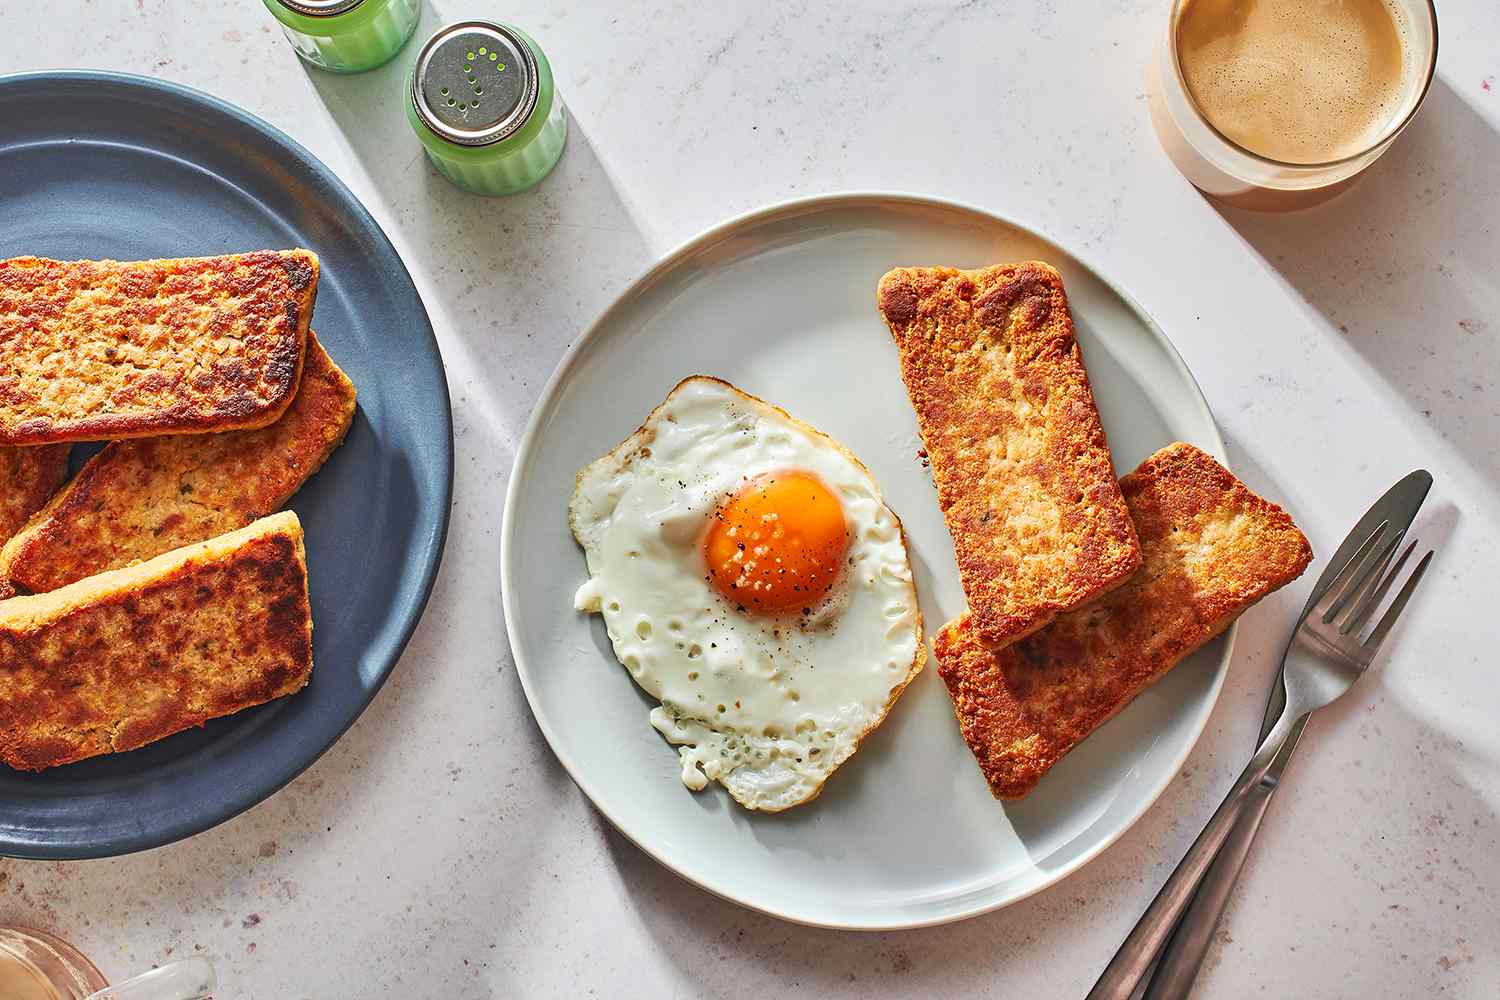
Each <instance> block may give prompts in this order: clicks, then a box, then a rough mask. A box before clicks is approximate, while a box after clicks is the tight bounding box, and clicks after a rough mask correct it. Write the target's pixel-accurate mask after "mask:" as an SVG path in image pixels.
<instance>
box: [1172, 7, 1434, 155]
mask: <svg viewBox="0 0 1500 1000" xmlns="http://www.w3.org/2000/svg"><path fill="white" fill-rule="evenodd" d="M1408 34H1409V28H1408V25H1407V22H1406V18H1405V15H1404V14H1403V13H1402V11H1401V10H1399V9H1398V8H1397V7H1396V6H1393V5H1392V4H1391V3H1390V2H1389V0H1189V2H1187V3H1184V4H1183V5H1182V7H1181V10H1180V13H1179V15H1178V18H1177V23H1176V26H1175V43H1176V47H1177V59H1178V65H1179V66H1180V67H1181V70H1182V76H1183V79H1184V81H1185V83H1186V84H1187V90H1188V92H1189V93H1190V94H1191V95H1192V98H1193V101H1194V102H1195V103H1196V104H1197V106H1198V109H1199V111H1200V112H1201V113H1202V114H1203V116H1204V117H1205V118H1206V119H1208V121H1209V122H1210V123H1212V124H1213V126H1214V127H1215V128H1217V129H1218V130H1219V132H1220V133H1222V134H1223V135H1224V136H1225V137H1227V138H1228V139H1230V140H1231V141H1233V142H1235V143H1237V144H1238V145H1240V146H1242V147H1244V148H1245V149H1248V150H1250V151H1251V152H1253V153H1257V154H1259V155H1261V156H1264V157H1267V158H1269V159H1273V160H1279V161H1282V162H1284V163H1304V164H1311V163H1328V162H1331V161H1334V160H1339V159H1342V158H1344V157H1347V156H1353V155H1356V154H1358V153H1360V152H1362V151H1364V150H1365V149H1368V148H1369V147H1370V146H1372V145H1373V144H1375V143H1376V142H1378V141H1379V140H1380V139H1381V137H1382V136H1383V135H1384V134H1385V133H1386V131H1387V130H1388V129H1389V128H1390V126H1391V125H1393V124H1394V123H1395V119H1396V118H1397V116H1398V114H1400V113H1401V112H1402V110H1403V108H1404V107H1405V106H1406V105H1407V104H1408V98H1409V97H1410V96H1411V94H1412V90H1413V88H1414V86H1415V85H1416V79H1415V77H1416V67H1414V66H1413V65H1412V63H1413V60H1412V59H1411V58H1409V56H1408V54H1407V49H1408V45H1409V41H1408V37H1407V36H1408Z"/></svg>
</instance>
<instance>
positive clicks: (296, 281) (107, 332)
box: [0, 250, 318, 445]
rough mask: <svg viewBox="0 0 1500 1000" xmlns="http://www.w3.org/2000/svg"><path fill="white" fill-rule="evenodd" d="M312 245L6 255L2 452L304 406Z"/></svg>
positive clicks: (0, 298) (1, 325) (262, 420)
mask: <svg viewBox="0 0 1500 1000" xmlns="http://www.w3.org/2000/svg"><path fill="white" fill-rule="evenodd" d="M317 287H318V258H317V255H316V254H314V253H312V252H310V251H307V250H285V251H272V250H260V251H256V252H254V253H244V254H231V255H228V256H223V257H197V258H184V259H179V260H144V261H131V262H124V263H122V262H120V261H113V260H97V261H96V260H77V261H56V260H45V259H42V258H38V257H16V258H13V259H11V260H5V261H0V444H12V445H30V444H48V443H53V442H60V441H89V440H105V439H110V440H115V439H119V438H129V437H148V436H153V435H160V434H199V433H207V432H213V431H228V430H238V429H242V428H247V427H264V426H265V425H266V424H269V423H271V422H272V421H274V420H275V419H276V418H277V417H279V416H281V413H282V411H283V410H285V409H286V407H287V405H288V404H289V403H290V402H291V401H292V395H293V393H294V392H295V391H296V389H297V380H298V378H299V376H300V373H301V370H302V351H303V346H304V344H305V343H306V341H307V324H308V320H309V319H310V318H311V317H312V311H313V298H314V296H315V294H316V292H317Z"/></svg>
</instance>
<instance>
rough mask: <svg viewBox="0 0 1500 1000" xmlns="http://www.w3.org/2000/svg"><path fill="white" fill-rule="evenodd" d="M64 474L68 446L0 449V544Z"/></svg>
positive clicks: (19, 527) (20, 524)
mask: <svg viewBox="0 0 1500 1000" xmlns="http://www.w3.org/2000/svg"><path fill="white" fill-rule="evenodd" d="M67 475H68V446H67V445H65V444H64V445H46V446H43V447H40V448H3V447H0V542H3V541H4V540H5V539H7V538H9V537H10V536H11V535H14V534H15V533H16V532H17V531H20V530H21V526H22V525H23V524H25V523H26V519H27V518H29V517H31V515H32V514H35V513H36V512H37V511H38V510H40V509H41V508H42V505H43V504H45V503H46V502H47V498H48V497H50V496H52V494H53V493H55V492H57V488H58V487H59V486H61V485H62V482H63V480H64V479H65V478H67Z"/></svg>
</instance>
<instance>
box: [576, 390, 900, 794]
mask: <svg viewBox="0 0 1500 1000" xmlns="http://www.w3.org/2000/svg"><path fill="white" fill-rule="evenodd" d="M789 471H797V472H804V473H809V474H811V475H814V476H816V477H817V478H818V479H820V480H821V481H822V482H823V483H824V485H826V486H827V487H828V488H829V489H830V490H831V491H832V492H833V494H834V495H835V496H836V497H838V500H839V502H840V504H841V505H842V506H843V511H844V517H845V520H846V522H847V524H848V529H849V535H850V539H851V541H850V546H849V551H848V555H847V559H846V563H845V565H844V567H843V571H842V573H841V574H840V578H839V581H838V582H837V583H836V584H835V586H834V588H833V590H832V592H831V593H830V594H829V596H828V597H827V598H826V599H825V600H824V601H823V602H821V603H820V604H819V606H818V607H815V608H808V609H806V611H807V613H806V614H797V615H791V616H767V615H757V614H754V613H750V612H747V611H746V610H745V609H744V608H741V607H737V606H736V605H735V604H733V603H732V602H730V601H727V600H726V599H725V598H724V597H723V596H722V595H721V594H720V593H719V592H718V591H717V590H716V589H714V587H713V586H712V585H711V583H710V582H709V576H708V567H707V565H706V563H705V560H704V557H703V554H702V542H703V539H704V537H705V535H706V533H707V531H708V527H709V523H710V521H711V519H712V515H713V513H714V511H715V510H716V509H717V507H718V506H719V505H720V504H721V503H722V502H723V501H724V500H725V499H727V498H728V497H729V496H731V495H733V494H734V493H735V492H736V491H738V490H739V489H740V488H741V487H742V486H744V485H745V484H746V483H747V482H749V481H751V480H754V479H757V478H759V477H761V476H763V475H767V474H770V473H781V472H789ZM569 521H570V523H571V525H572V529H573V534H574V536H575V537H576V538H577V539H578V542H579V544H580V545H581V546H582V547H583V549H584V553H585V556H586V558H587V562H588V569H589V574H590V576H589V580H588V582H586V583H585V584H584V585H583V586H582V587H580V588H579V590H578V594H577V597H576V599H575V602H574V603H575V606H576V607H577V609H578V610H580V611H587V612H597V613H600V614H602V615H603V617H604V623H605V627H606V630H607V631H608V634H609V639H610V642H611V643H612V644H613V646H614V651H615V655H616V656H617V657H618V658H619V660H620V662H621V663H622V664H624V666H625V667H626V669H627V670H628V671H629V673H630V675H631V677H632V678H634V680H635V682H636V684H638V685H639V686H640V687H641V688H642V689H643V690H644V691H646V692H647V693H648V694H650V695H651V696H652V697H653V698H655V699H657V700H658V701H660V702H661V707H659V708H656V709H653V710H652V712H651V716H650V718H651V724H652V725H653V726H655V727H656V729H657V730H659V731H660V732H661V733H662V735H663V736H665V737H666V738H667V739H668V740H669V741H671V742H672V743H674V744H677V745H678V746H679V753H680V755H681V763H682V780H683V783H684V784H686V785H687V786H688V787H689V788H692V789H695V790H697V789H701V788H703V787H705V786H706V784H707V783H708V781H710V780H713V781H718V782H720V783H722V784H723V785H724V786H725V787H726V788H727V789H728V790H729V793H730V794H731V795H732V796H733V797H734V798H735V800H736V801H738V802H740V803H741V804H742V805H744V806H745V807H747V808H749V809H761V810H766V811H772V812H774V811H778V810H781V809H786V808H788V807H790V806H794V805H798V804H800V803H802V802H806V801H808V800H810V799H812V798H814V797H816V796H817V794H818V792H819V791H820V790H821V789H822V786H823V783H824V781H826V780H827V778H828V776H829V775H830V774H831V773H832V772H833V770H834V769H835V768H837V767H838V766H839V765H840V764H842V763H843V762H844V761H845V760H847V759H848V758H849V756H850V755H851V754H853V753H854V751H855V750H856V749H857V748H858V746H859V742H860V740H861V739H862V738H863V737H864V736H865V735H866V734H868V733H869V732H870V731H871V730H873V729H874V728H875V727H876V726H878V725H879V724H880V723H881V721H882V720H883V719H884V718H885V715H886V713H887V712H888V711H889V710H890V707H891V706H892V705H893V704H894V703H895V701H896V698H897V697H898V696H899V695H900V694H901V691H902V689H903V688H905V687H906V685H907V684H908V683H909V682H910V681H911V679H912V678H913V677H915V676H916V674H917V673H918V672H919V671H920V670H921V669H922V666H923V663H924V661H925V659H926V649H925V644H924V642H923V640H922V614H921V610H920V608H919V607H918V604H917V594H916V587H915V585H914V584H913V582H912V573H911V565H910V562H909V560H908V557H907V551H906V539H905V536H904V535H903V533H902V529H901V522H900V520H899V519H898V518H897V517H896V515H895V514H894V513H892V512H891V510H890V508H888V507H887V506H886V505H885V502H884V501H883V500H882V499H881V496H880V492H879V490H878V489H877V487H876V485H875V482H874V480H873V479H872V478H871V476H870V474H869V472H868V470H866V469H865V467H864V466H863V465H862V464H860V462H859V461H858V460H857V459H856V458H854V456H853V455H852V454H850V453H849V452H848V451H847V450H846V449H844V448H843V447H842V446H840V445H839V444H838V443H837V442H836V441H834V440H833V439H832V438H830V437H828V436H827V435H824V434H821V433H819V432H818V431H816V430H813V429H812V428H811V427H808V426H807V425H805V424H802V423H800V422H798V421H796V420H794V419H793V418H792V417H790V416H788V415H787V414H786V413H785V412H784V411H782V410H780V409H777V408H776V407H774V406H771V405H770V404H768V403H766V402H764V401H763V400H760V399H757V398H756V397H754V396H751V395H748V394H747V393H744V392H741V391H740V390H738V389H736V388H735V387H734V386H732V385H730V384H729V383H727V382H724V381H721V380H719V379H713V378H708V377H706V376H694V377H692V378H688V379H684V380H683V381H682V382H681V383H679V384H678V385H677V387H676V388H675V389H673V390H672V392H671V393H670V394H669V395H668V396H667V398H666V400H665V401H664V402H663V403H662V404H661V405H660V406H658V407H657V408H656V409H655V410H653V411H652V412H651V414H650V415H649V416H648V417H647V418H646V420H645V422H644V423H643V424H642V425H641V427H640V429H639V430H637V431H636V432H635V433H634V434H632V435H631V436H630V437H629V438H627V439H626V440H625V441H624V442H623V443H621V444H620V445H619V446H618V447H617V448H615V449H614V450H613V451H611V452H610V453H609V454H607V455H605V456H604V457H602V458H600V459H599V460H598V461H596V462H594V463H593V464H591V465H589V466H588V467H587V468H585V469H584V470H583V471H582V472H581V473H579V475H578V483H577V488H576V489H575V491H574V494H573V499H572V502H571V504H570V505H569Z"/></svg>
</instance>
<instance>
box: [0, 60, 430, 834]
mask: <svg viewBox="0 0 1500 1000" xmlns="http://www.w3.org/2000/svg"><path fill="white" fill-rule="evenodd" d="M38 82H41V83H50V82H77V83H100V84H108V85H110V86H116V87H129V88H137V89H141V90H145V91H154V92H156V93H162V94H167V95H169V96H171V97H174V98H176V99H179V100H182V101H185V102H188V103H191V104H196V105H199V106H200V107H203V108H206V109H207V110H209V111H211V112H214V113H217V114H220V115H224V116H226V117H228V118H231V119H233V120H234V121H235V122H236V123H237V124H239V125H241V126H243V127H246V128H249V129H250V130H252V131H254V132H257V133H259V134H260V136H261V137H262V138H264V139H265V140H266V141H268V142H270V143H271V144H273V145H276V146H279V147H281V148H282V149H284V150H286V152H287V153H288V154H289V155H290V164H289V165H295V166H296V167H298V168H300V169H302V170H304V171H306V172H307V173H309V174H310V175H312V177H313V178H314V179H315V180H316V181H317V182H318V183H320V184H323V185H326V186H327V187H328V189H329V190H330V191H332V192H333V194H334V196H335V197H337V198H338V199H339V200H340V201H341V202H342V203H343V206H344V207H345V208H352V209H353V217H352V219H351V220H350V221H351V225H352V227H353V228H356V229H361V230H364V231H366V232H368V233H370V234H372V235H373V236H374V237H376V238H377V240H378V244H379V246H380V248H381V249H383V250H385V251H388V252H389V253H390V255H391V257H392V258H393V259H394V260H395V261H396V262H397V263H398V264H399V265H400V270H401V275H402V276H403V277H404V278H405V279H406V283H407V285H408V286H409V289H410V293H411V296H412V299H413V300H414V301H415V302H416V304H417V306H418V308H419V309H420V310H421V313H422V319H423V324H424V328H425V331H426V333H427V337H426V344H425V346H426V347H427V349H428V353H429V355H430V358H431V360H432V361H433V362H435V364H436V365H437V369H438V371H440V372H441V373H442V374H443V378H442V379H440V380H439V382H440V384H441V387H442V417H443V425H444V433H443V438H442V446H443V450H442V454H441V455H440V456H438V457H439V459H440V460H441V462H442V464H443V466H444V476H443V480H444V482H443V490H442V498H441V499H442V510H441V514H440V516H439V518H438V524H437V531H436V533H435V534H434V535H433V537H432V539H431V541H430V543H429V544H428V545H427V546H426V552H425V553H424V557H425V566H424V567H423V570H422V578H421V580H420V583H419V588H418V589H419V592H420V597H419V598H418V600H417V601H416V604H415V606H414V607H413V609H412V613H411V614H409V615H408V616H407V621H406V622H405V623H403V625H402V627H401V629H400V635H399V637H398V639H397V641H396V643H395V644H394V646H393V648H392V649H391V651H390V654H389V655H388V656H387V657H386V658H385V662H384V663H383V664H382V665H381V668H380V670H379V672H378V675H377V676H376V677H375V679H374V681H373V683H371V684H370V686H369V687H368V692H367V694H366V696H365V698H364V700H363V702H362V703H361V704H360V705H359V709H358V711H356V712H354V713H353V714H352V715H351V716H350V717H349V719H348V721H347V722H345V723H344V724H343V725H342V726H341V727H340V728H339V730H338V731H337V732H336V733H334V734H332V736H330V738H329V739H328V740H327V741H326V742H325V743H323V745H321V746H319V747H317V748H316V749H315V750H314V751H313V752H312V753H310V754H308V755H307V757H306V759H305V760H302V761H301V762H300V763H298V764H297V765H296V766H294V767H293V768H291V769H290V770H289V772H288V773H287V774H285V775H284V776H278V780H276V781H274V782H271V783H262V784H259V785H253V786H251V787H250V789H249V790H248V791H246V792H244V793H241V794H236V795H233V796H230V797H229V799H228V800H227V801H226V802H224V803H223V804H221V806H220V807H219V808H217V809H215V810H212V811H211V812H207V813H205V814H204V815H201V816H195V817H192V818H190V819H183V820H181V821H177V822H174V823H170V824H166V825H164V826H162V827H161V828H159V829H157V830H154V831H152V832H151V833H148V834H142V835H131V836H116V837H111V838H108V839H103V840H99V841H92V842H82V841H76V842H72V843H67V844H56V843H54V844H43V843H37V842H16V841H12V840H0V857H7V858H16V859H21V860H38V861H77V860H88V859H94V858H110V857H118V856H120V855H124V854H133V853H135V852H138V851H146V850H151V849H153V848H157V847H164V846H166V845H168V844H173V843H176V842H177V841H179V840H184V839H186V838H188V837H193V836H196V835H198V834H200V833H203V832H205V831H207V830H210V829H213V828H214V827H216V826H218V825H219V824H221V823H226V822H228V821H229V820H231V819H233V818H235V817H236V816H238V815H240V814H241V813H243V812H245V811H247V810H249V809H250V808H252V807H254V806H256V805H259V804H260V803H261V802H264V801H265V800H266V799H268V798H270V797H271V796H272V795H275V794H276V793H277V792H279V791H280V790H281V789H283V788H285V787H286V786H287V785H288V784H290V783H291V782H292V780H293V779H294V778H296V777H297V776H298V775H300V774H301V773H302V772H303V771H305V770H307V769H308V768H309V767H311V766H312V765H313V764H314V763H316V762H317V761H318V759H319V758H321V757H322V756H323V755H324V754H325V753H327V752H328V751H329V750H330V749H332V747H333V745H334V744H335V743H337V742H338V741H339V740H340V739H341V738H342V737H343V735H344V734H345V733H346V732H348V731H349V728H350V727H351V726H352V725H354V722H355V720H357V719H358V718H359V717H360V716H361V715H363V714H364V712H365V709H367V708H369V707H370V703H371V702H372V701H374V700H375V696H376V695H378V694H379V693H380V690H381V689H382V688H383V687H384V686H385V683H386V681H387V680H389V679H390V675H391V673H392V672H393V671H394V670H395V668H396V664H397V663H398V662H400V659H401V656H402V654H403V653H404V652H405V651H406V647H407V644H408V643H410V641H411V637H412V635H413V634H414V633H415V632H416V628H417V625H418V623H420V622H421V620H422V616H423V615H424V614H425V613H426V610H427V605H428V603H429V602H430V600H431V598H432V590H433V587H434V585H435V584H436V582H437V574H438V571H439V569H440V568H441V566H442V562H443V555H444V552H445V551H446V549H447V544H448V528H449V523H450V521H451V519H452V512H453V481H454V464H455V459H454V444H453V403H452V394H451V391H450V390H449V388H448V379H447V366H446V365H444V363H443V355H442V349H441V347H440V345H439V344H438V340H437V332H436V331H435V330H434V329H433V326H432V317H431V316H430V315H429V314H428V312H427V305H426V303H425V302H423V301H422V296H421V293H420V292H419V291H418V290H417V286H416V282H415V281H413V280H412V277H411V272H410V271H409V270H408V269H407V267H406V262H405V261H404V260H402V258H401V255H400V253H399V252H397V250H396V247H395V245H394V244H393V243H391V240H390V237H389V236H387V235H386V232H385V230H384V229H383V228H382V227H381V225H380V223H379V222H377V221H376V220H375V217H374V216H373V215H371V214H370V211H369V209H367V208H365V206H364V203H363V202H361V201H360V200H359V198H358V197H357V196H356V195H355V194H354V192H353V191H351V190H350V189H349V186H348V185H347V184H345V183H344V182H343V181H342V180H341V179H340V178H339V177H338V175H337V174H335V173H334V172H333V171H332V170H331V169H329V167H328V166H327V165H326V164H324V163H323V161H322V160H320V159H318V157H317V156H315V155H313V153H312V152H311V151H310V150H308V149H307V148H306V147H305V146H303V145H302V144H301V143H299V142H298V141H297V140H295V139H293V138H292V137H291V136H289V135H287V134H286V133H285V132H283V131H281V130H280V129H278V128H277V127H276V126H274V125H272V124H271V123H270V122H268V121H266V120H265V119H263V118H260V117H259V116H257V115H254V114H252V113H250V112H249V111H246V110H245V109H243V108H240V107H238V106H236V105H234V104H231V103H229V102H228V101H225V100H223V99H222V98H218V97H215V96H213V95H212V94H209V93H206V92H204V91H201V90H198V89H196V88H194V87H189V86H186V85H185V84H180V83H174V82H171V81H168V80H158V79H156V78H154V77H149V76H142V75H140V74H137V73H121V72H114V71H110V70H31V71H27V72H23V73H6V74H0V92H3V91H5V90H8V89H9V88H11V87H16V86H24V85H26V84H29V83H38Z"/></svg>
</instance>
